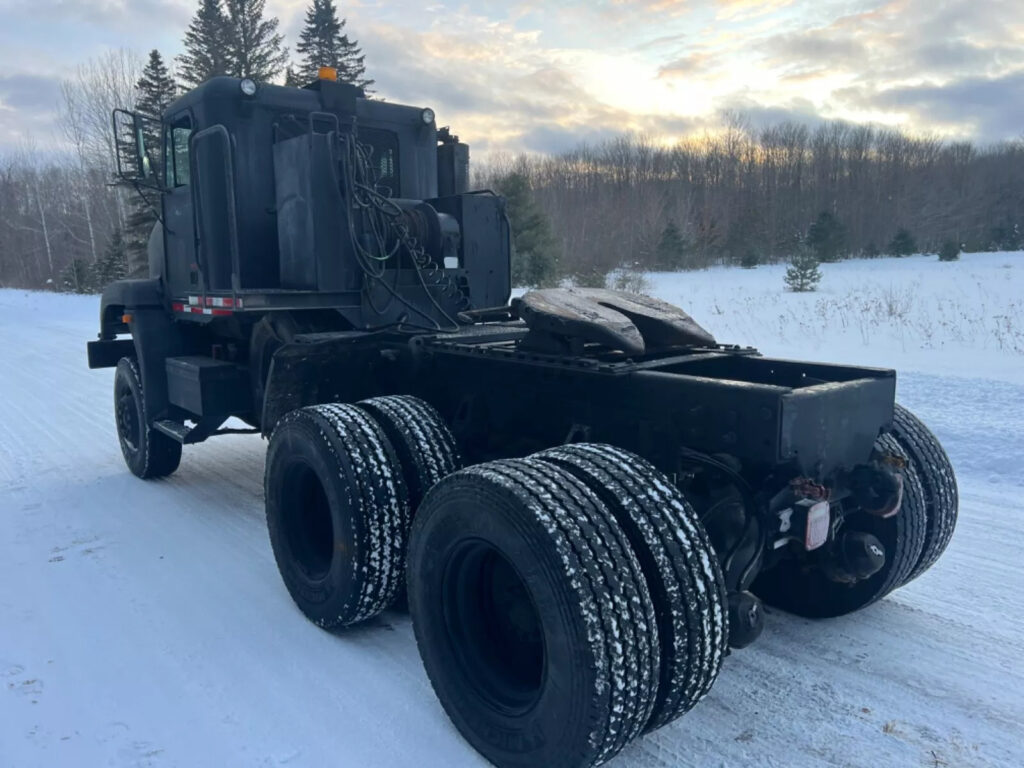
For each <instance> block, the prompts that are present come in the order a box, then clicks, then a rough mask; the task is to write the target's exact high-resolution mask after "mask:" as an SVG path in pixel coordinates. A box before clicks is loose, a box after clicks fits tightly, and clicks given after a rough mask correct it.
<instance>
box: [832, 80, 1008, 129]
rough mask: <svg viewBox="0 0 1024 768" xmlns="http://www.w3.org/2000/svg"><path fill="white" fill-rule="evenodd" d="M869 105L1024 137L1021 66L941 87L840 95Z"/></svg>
mask: <svg viewBox="0 0 1024 768" xmlns="http://www.w3.org/2000/svg"><path fill="white" fill-rule="evenodd" d="M845 95H846V96H847V97H848V98H849V99H850V100H851V101H855V102H857V103H859V104H860V105H862V106H864V107H868V108H874V109H883V110H890V111H894V112H903V113H906V114H909V115H911V116H912V117H913V118H914V121H915V122H916V123H917V124H919V125H936V124H940V125H943V126H947V127H951V128H959V129H960V130H961V131H962V132H963V133H966V134H973V135H974V136H975V137H977V138H980V139H983V140H989V141H998V140H1001V139H1009V138H1014V137H1019V136H1022V135H1024V69H1021V70H1018V71H1016V72H1013V73H1010V74H1008V75H1004V76H1002V77H995V78H985V77H967V78H963V79H960V80H954V81H951V82H948V83H944V84H942V85H918V86H906V87H895V88H886V89H882V90H878V91H867V90H865V89H858V90H853V91H850V92H847V93H846V94H845Z"/></svg>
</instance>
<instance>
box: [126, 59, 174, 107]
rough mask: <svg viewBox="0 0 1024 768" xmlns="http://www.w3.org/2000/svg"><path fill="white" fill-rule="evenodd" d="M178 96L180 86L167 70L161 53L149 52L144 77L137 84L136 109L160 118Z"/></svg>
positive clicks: (143, 71) (143, 72)
mask: <svg viewBox="0 0 1024 768" xmlns="http://www.w3.org/2000/svg"><path fill="white" fill-rule="evenodd" d="M177 96H178V84H177V83H176V82H174V78H173V77H172V76H171V73H170V72H169V71H168V70H167V66H166V65H165V64H164V59H163V57H162V56H161V55H160V51H158V50H156V49H155V48H154V49H153V50H152V51H150V52H149V61H148V62H146V68H145V69H143V70H142V77H140V78H139V82H137V83H136V84H135V108H136V109H137V110H138V111H139V112H142V113H143V114H146V115H153V116H154V117H160V115H162V114H163V111H164V110H165V109H167V107H168V105H169V104H170V103H171V102H172V101H174V100H175V99H176V98H177Z"/></svg>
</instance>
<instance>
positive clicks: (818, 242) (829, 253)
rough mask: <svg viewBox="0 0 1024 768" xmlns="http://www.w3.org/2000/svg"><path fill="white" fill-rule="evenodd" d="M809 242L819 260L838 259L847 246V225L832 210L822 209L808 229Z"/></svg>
mask: <svg viewBox="0 0 1024 768" xmlns="http://www.w3.org/2000/svg"><path fill="white" fill-rule="evenodd" d="M807 244H808V245H809V246H811V248H813V249H814V252H815V253H816V254H817V255H818V260H819V261H822V262H829V261H838V260H839V256H840V254H842V252H843V250H844V249H845V247H846V227H844V226H843V225H842V224H841V223H840V221H839V219H837V218H836V217H835V216H833V215H832V214H831V213H830V212H828V211H822V212H821V213H819V214H818V218H817V220H816V221H815V222H814V223H813V224H811V228H810V229H809V230H808V231H807Z"/></svg>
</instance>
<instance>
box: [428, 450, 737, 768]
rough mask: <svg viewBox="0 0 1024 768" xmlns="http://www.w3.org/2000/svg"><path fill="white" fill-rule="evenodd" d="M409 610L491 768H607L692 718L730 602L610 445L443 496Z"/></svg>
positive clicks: (714, 572) (647, 480)
mask: <svg viewBox="0 0 1024 768" xmlns="http://www.w3.org/2000/svg"><path fill="white" fill-rule="evenodd" d="M647 484H650V485H651V487H650V488H649V489H645V487H644V486H645V485H647ZM620 494H621V495H620ZM409 608H410V612H411V613H412V618H413V627H414V630H415V633H416V640H417V644H418V646H419V649H420V654H421V656H422V658H423V663H424V666H425V668H426V670H427V675H428V677H429V678H430V680H431V683H432V685H433V686H434V690H435V692H436V693H437V696H438V698H439V700H440V701H441V704H442V706H443V707H444V709H445V711H446V712H447V713H448V715H449V717H450V718H451V720H452V722H453V723H454V724H455V726H456V727H457V728H458V729H459V731H460V732H461V733H462V735H463V736H464V737H465V738H466V739H467V741H469V742H470V743H471V744H472V745H473V746H474V747H475V748H476V749H477V750H478V751H479V752H480V753H481V754H483V755H484V756H485V757H486V758H487V759H488V760H490V761H491V762H492V763H494V764H495V765H498V766H537V765H543V766H552V767H556V768H560V767H562V766H591V765H598V764H600V763H602V762H604V761H606V760H608V759H610V758H611V757H612V756H614V755H615V754H617V753H618V752H619V750H621V749H622V747H623V746H625V745H626V744H627V743H628V742H629V741H630V740H631V739H633V738H634V737H636V736H637V735H639V734H640V733H642V732H644V731H648V730H651V729H653V728H656V727H658V726H660V725H663V724H664V723H666V722H668V721H670V720H671V719H673V718H674V717H677V716H678V715H680V714H682V712H685V711H686V710H687V709H689V708H690V707H692V706H693V704H694V703H696V701H698V700H699V699H700V697H701V696H703V695H704V693H706V692H707V689H708V688H710V686H711V683H712V682H713V681H714V679H715V676H716V675H717V673H718V670H719V667H720V664H721V660H722V657H723V656H724V654H725V649H726V640H727V638H726V625H725V596H724V587H723V585H722V579H721V574H720V573H719V571H718V565H717V560H716V558H715V557H714V553H713V551H712V550H711V547H710V544H709V543H708V542H707V538H706V536H704V535H703V531H702V530H701V529H700V526H699V523H698V522H697V520H696V516H695V515H693V513H692V510H690V509H689V508H688V506H687V505H686V504H685V501H683V500H682V499H681V497H679V495H678V492H676V491H675V490H674V488H673V487H672V485H671V483H670V482H669V481H668V480H667V478H665V477H664V476H663V475H661V474H660V473H658V472H657V470H655V469H654V468H653V467H651V466H650V465H649V464H647V463H646V462H644V461H643V460H642V459H639V458H638V457H635V456H633V455H632V454H628V453H626V452H624V451H619V450H618V449H615V448H612V447H610V446H570V447H566V448H563V449H556V450H553V451H547V452H544V453H541V454H537V455H536V456H534V457H531V458H529V459H518V460H508V461H497V462H491V463H488V464H482V465H478V466H475V467H470V468H468V469H465V470H462V471H460V472H456V473H455V474H452V475H450V476H449V477H447V478H446V479H445V480H443V481H442V482H441V483H439V484H438V485H437V486H435V487H434V488H433V489H432V490H431V491H430V492H429V493H428V494H427V497H426V499H425V501H424V503H423V505H422V507H421V509H420V511H419V514H418V515H417V517H416V520H415V522H414V524H413V530H412V534H411V538H410V554H409Z"/></svg>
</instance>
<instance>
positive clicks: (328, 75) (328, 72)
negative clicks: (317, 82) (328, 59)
mask: <svg viewBox="0 0 1024 768" xmlns="http://www.w3.org/2000/svg"><path fill="white" fill-rule="evenodd" d="M316 76H317V77H318V78H320V79H321V80H330V81H331V82H334V83H336V82H338V70H336V69H335V68H334V67H320V71H319V72H317V75H316Z"/></svg>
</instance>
